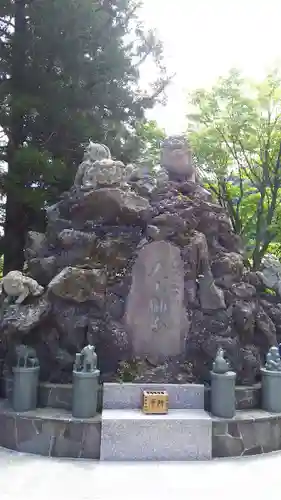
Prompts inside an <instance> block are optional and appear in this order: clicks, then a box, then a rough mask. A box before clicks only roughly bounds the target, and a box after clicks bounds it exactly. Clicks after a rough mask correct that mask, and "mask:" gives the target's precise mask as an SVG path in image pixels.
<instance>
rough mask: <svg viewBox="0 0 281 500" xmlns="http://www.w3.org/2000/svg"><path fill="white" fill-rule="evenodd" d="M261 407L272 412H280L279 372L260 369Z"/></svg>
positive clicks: (280, 385)
mask: <svg viewBox="0 0 281 500" xmlns="http://www.w3.org/2000/svg"><path fill="white" fill-rule="evenodd" d="M261 374H262V408H263V409H264V410H266V411H270V412H273V413H280V412H281V372H278V371H269V370H266V369H265V368H262V369H261Z"/></svg>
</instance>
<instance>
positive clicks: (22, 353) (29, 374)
mask: <svg viewBox="0 0 281 500" xmlns="http://www.w3.org/2000/svg"><path fill="white" fill-rule="evenodd" d="M16 356H17V365H16V366H15V367H13V387H12V407H13V409H14V410H15V411H17V412H22V411H30V410H35V408H36V407H37V395H38V384H39V371H40V367H39V363H38V359H37V358H36V353H35V351H34V349H32V348H30V347H28V346H25V345H20V346H17V347H16Z"/></svg>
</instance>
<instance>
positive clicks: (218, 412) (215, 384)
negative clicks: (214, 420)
mask: <svg viewBox="0 0 281 500" xmlns="http://www.w3.org/2000/svg"><path fill="white" fill-rule="evenodd" d="M235 380H236V373H234V372H227V373H215V372H213V371H212V372H211V412H212V414H213V415H214V416H216V417H221V418H232V417H234V415H235Z"/></svg>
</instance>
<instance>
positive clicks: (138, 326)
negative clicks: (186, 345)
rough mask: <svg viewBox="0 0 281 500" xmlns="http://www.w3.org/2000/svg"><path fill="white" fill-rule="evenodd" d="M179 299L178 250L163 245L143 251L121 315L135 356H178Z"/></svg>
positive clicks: (181, 331) (181, 330)
mask: <svg viewBox="0 0 281 500" xmlns="http://www.w3.org/2000/svg"><path fill="white" fill-rule="evenodd" d="M183 295H184V270H183V262H182V259H181V255H180V250H179V249H178V248H177V247H175V246H174V245H172V244H171V243H168V242H164V241H158V242H154V243H151V244H149V245H147V246H146V247H144V248H143V249H142V250H141V251H140V252H139V256H138V259H137V260H136V262H135V264H134V267H133V274H132V286H131V290H130V293H129V295H128V299H127V304H126V315H125V322H126V325H127V327H128V329H129V331H130V333H131V336H132V345H133V351H134V355H135V356H151V357H153V358H156V359H162V358H167V357H169V356H175V355H179V354H180V353H181V352H182V349H183V335H184V329H185V327H186V314H185V310H184V306H183Z"/></svg>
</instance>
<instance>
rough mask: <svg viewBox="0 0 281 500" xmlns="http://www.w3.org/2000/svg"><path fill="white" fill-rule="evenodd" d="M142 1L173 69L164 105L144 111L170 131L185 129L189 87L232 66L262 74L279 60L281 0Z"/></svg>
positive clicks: (207, 81) (253, 74) (207, 82)
mask: <svg viewBox="0 0 281 500" xmlns="http://www.w3.org/2000/svg"><path fill="white" fill-rule="evenodd" d="M143 1H144V7H143V13H142V15H143V17H144V19H145V21H146V23H147V24H148V26H153V27H155V28H156V29H157V31H158V35H159V38H161V39H162V41H163V43H164V48H165V57H166V64H167V67H168V70H169V71H170V72H176V73H177V75H176V78H175V80H174V83H173V84H172V85H171V86H170V88H169V89H168V92H167V95H168V104H167V106H166V107H162V106H161V107H157V108H154V110H153V111H152V112H150V113H149V118H154V119H156V120H157V121H158V123H159V124H160V125H161V126H163V127H164V128H165V129H166V131H167V133H169V134H170V133H171V134H172V133H180V132H182V131H184V130H185V129H186V121H185V114H186V94H187V92H188V91H189V90H192V89H194V88H197V87H201V86H209V85H211V84H212V83H213V82H214V81H215V80H216V79H217V78H218V77H219V76H221V75H224V74H225V73H227V72H228V70H229V69H230V68H231V67H238V68H239V69H240V70H242V71H243V72H244V73H245V74H246V75H247V76H250V77H256V78H262V77H263V76H264V75H265V74H266V71H267V70H268V69H269V68H270V67H272V65H274V64H275V63H278V61H279V62H280V61H281V2H280V0H143ZM146 73H147V77H148V78H149V76H151V75H150V74H149V73H150V70H149V68H147V69H146ZM144 78H145V75H144Z"/></svg>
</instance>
